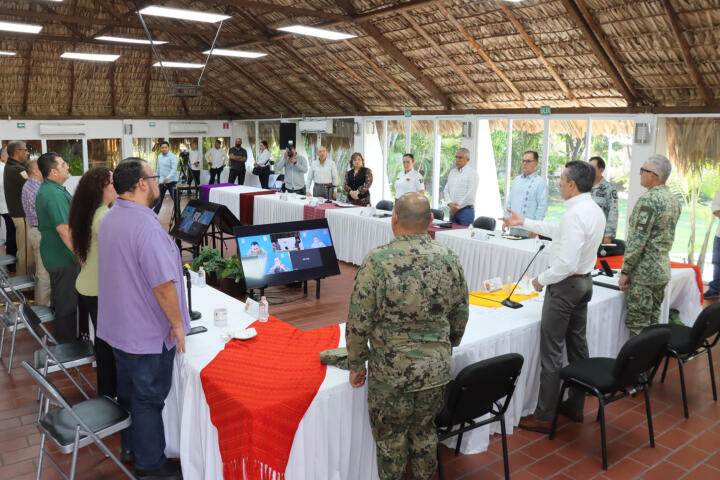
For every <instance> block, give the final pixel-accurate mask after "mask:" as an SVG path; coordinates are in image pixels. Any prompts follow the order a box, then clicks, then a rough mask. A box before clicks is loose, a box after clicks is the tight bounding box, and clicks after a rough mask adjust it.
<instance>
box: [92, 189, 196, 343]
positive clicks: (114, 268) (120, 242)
mask: <svg viewBox="0 0 720 480" xmlns="http://www.w3.org/2000/svg"><path fill="white" fill-rule="evenodd" d="M169 281H172V282H173V283H174V284H175V290H176V291H177V295H178V300H179V302H180V313H181V315H182V318H183V324H184V325H185V333H188V332H189V331H190V315H189V314H188V309H187V298H186V296H185V286H184V283H183V272H182V263H181V259H180V251H179V250H178V247H177V245H175V242H174V241H173V240H172V238H171V237H170V235H168V233H167V232H166V231H165V230H164V229H163V227H162V225H161V224H160V221H159V220H158V217H157V215H156V214H155V212H153V211H152V210H150V209H149V208H148V207H146V206H144V205H140V204H139V203H135V202H131V201H129V200H123V199H121V198H118V199H117V200H115V205H114V206H113V207H112V208H111V209H110V211H109V212H108V213H107V214H106V215H105V218H103V220H102V223H100V231H99V232H98V332H97V334H98V337H100V338H102V339H103V340H105V341H106V342H107V343H109V344H110V345H111V346H112V347H114V348H117V349H119V350H122V351H123V352H126V353H134V354H151V353H162V347H163V344H164V345H165V347H166V348H167V349H168V350H169V349H171V348H172V347H173V346H174V344H173V343H171V342H170V322H169V321H168V319H167V317H166V316H165V313H164V312H163V311H162V308H160V304H159V303H158V301H157V299H156V298H155V295H154V294H153V291H152V289H153V288H155V287H157V286H160V285H162V284H163V283H167V282H169Z"/></svg>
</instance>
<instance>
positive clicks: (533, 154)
mask: <svg viewBox="0 0 720 480" xmlns="http://www.w3.org/2000/svg"><path fill="white" fill-rule="evenodd" d="M528 153H532V156H533V158H534V159H535V161H536V162H537V161H538V159H539V158H540V155H538V153H537V152H536V151H535V150H525V152H523V157H524V156H525V155H527V154H528Z"/></svg>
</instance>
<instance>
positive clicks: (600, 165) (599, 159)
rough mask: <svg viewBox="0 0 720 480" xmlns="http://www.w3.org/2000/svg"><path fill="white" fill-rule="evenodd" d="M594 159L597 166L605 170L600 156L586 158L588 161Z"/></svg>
mask: <svg viewBox="0 0 720 480" xmlns="http://www.w3.org/2000/svg"><path fill="white" fill-rule="evenodd" d="M593 160H595V161H596V162H597V167H598V168H600V169H602V170H605V160H603V159H602V157H590V160H588V163H590V162H592V161H593Z"/></svg>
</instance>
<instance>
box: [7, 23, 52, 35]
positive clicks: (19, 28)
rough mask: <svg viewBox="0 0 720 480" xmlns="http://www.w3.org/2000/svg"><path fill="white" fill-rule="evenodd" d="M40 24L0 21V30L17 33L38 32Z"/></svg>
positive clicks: (40, 28)
mask: <svg viewBox="0 0 720 480" xmlns="http://www.w3.org/2000/svg"><path fill="white" fill-rule="evenodd" d="M42 28H43V27H42V25H30V24H27V23H15V22H0V30H3V31H5V32H18V33H40V30H42Z"/></svg>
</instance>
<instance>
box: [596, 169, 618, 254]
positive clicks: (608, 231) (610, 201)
mask: <svg viewBox="0 0 720 480" xmlns="http://www.w3.org/2000/svg"><path fill="white" fill-rule="evenodd" d="M590 165H592V166H593V167H595V182H594V183H593V187H592V190H591V191H590V195H591V196H592V199H593V200H595V203H597V204H598V206H599V207H600V208H601V209H602V211H603V213H604V214H605V234H604V235H603V243H612V241H613V239H614V238H615V234H616V233H617V223H618V201H617V190H615V187H613V185H612V183H610V182H608V181H607V180H605V178H603V173H604V172H605V161H604V160H603V159H602V158H600V157H592V158H591V159H590Z"/></svg>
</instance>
